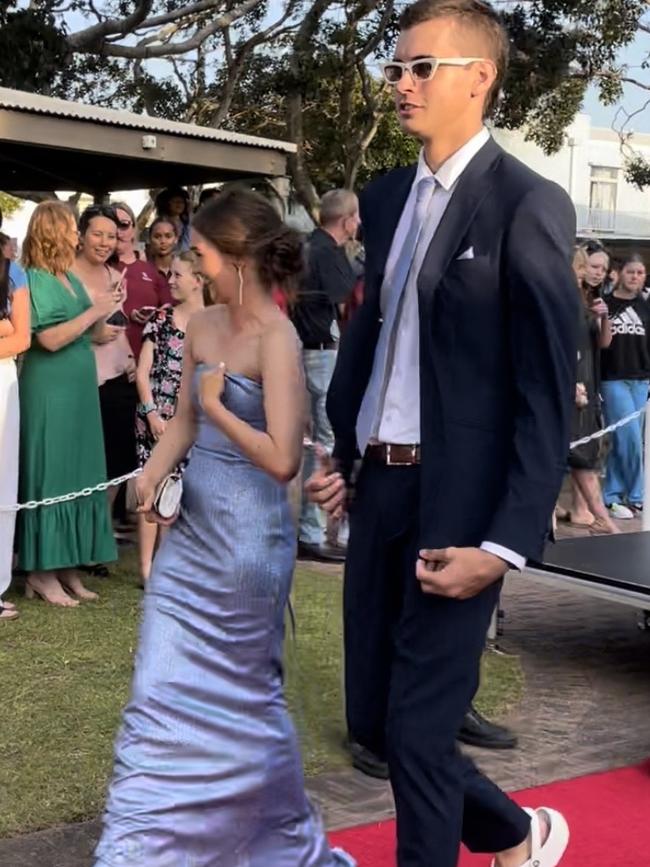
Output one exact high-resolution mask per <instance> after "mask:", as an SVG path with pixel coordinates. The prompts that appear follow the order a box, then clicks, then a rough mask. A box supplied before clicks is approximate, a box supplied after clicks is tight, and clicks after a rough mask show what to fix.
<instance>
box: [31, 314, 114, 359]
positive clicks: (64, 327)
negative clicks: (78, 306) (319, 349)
mask: <svg viewBox="0 0 650 867" xmlns="http://www.w3.org/2000/svg"><path fill="white" fill-rule="evenodd" d="M100 315H101V314H100ZM98 318H99V317H98V315H97V309H96V308H95V307H89V308H88V310H84V312H83V313H80V314H79V316H75V317H74V319H69V320H68V321H67V322H62V323H61V324H60V325H53V326H52V327H51V328H45V329H44V330H43V331H41V332H39V333H38V334H37V335H36V339H37V340H38V342H39V343H40V345H41V346H42V347H43V349H47V351H48V352H58V351H59V349H63V347H64V346H67V345H68V344H69V343H73V342H74V341H75V340H77V338H78V337H81V335H82V334H85V333H86V331H88V329H89V328H90V327H91V326H92V325H94V324H95V322H96V321H97V319H98Z"/></svg>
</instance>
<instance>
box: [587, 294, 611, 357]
mask: <svg viewBox="0 0 650 867" xmlns="http://www.w3.org/2000/svg"><path fill="white" fill-rule="evenodd" d="M591 312H592V313H593V315H594V316H596V317H597V319H598V348H599V349H607V347H608V346H609V345H610V343H611V342H612V326H611V324H610V321H609V308H608V307H607V304H606V302H605V301H603V299H602V298H596V299H595V300H594V301H593V303H592V305H591Z"/></svg>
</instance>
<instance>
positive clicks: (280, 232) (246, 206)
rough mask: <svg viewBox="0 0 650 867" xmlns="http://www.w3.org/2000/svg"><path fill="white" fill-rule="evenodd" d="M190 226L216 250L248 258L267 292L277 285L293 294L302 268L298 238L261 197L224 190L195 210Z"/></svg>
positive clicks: (227, 254)
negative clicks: (253, 264)
mask: <svg viewBox="0 0 650 867" xmlns="http://www.w3.org/2000/svg"><path fill="white" fill-rule="evenodd" d="M192 226H193V227H194V228H195V229H196V231H197V232H198V233H199V234H201V235H203V237H204V238H205V239H206V241H209V242H210V244H212V245H213V246H214V247H216V249H217V250H219V252H220V253H223V254H224V255H226V256H233V257H236V258H241V259H245V258H250V259H252V260H253V262H254V263H255V266H256V268H257V273H258V276H259V278H260V281H261V283H262V285H263V286H264V288H265V289H267V290H268V291H269V292H270V291H271V290H272V289H273V288H274V287H278V288H280V289H282V290H283V291H284V293H285V294H286V295H287V296H289V297H291V296H292V295H293V294H294V292H295V289H296V288H297V284H298V282H299V280H300V276H301V275H302V272H303V268H304V254H303V246H302V239H301V237H300V235H299V234H298V232H295V231H294V230H293V229H290V228H289V227H288V226H286V225H285V224H284V223H283V222H282V220H281V218H280V216H279V214H278V213H277V211H276V210H275V208H274V207H273V205H271V203H270V202H269V201H268V200H267V199H265V198H264V196H262V195H260V194H259V193H254V192H253V191H252V190H247V189H237V188H233V189H229V190H224V191H223V192H221V193H219V194H218V195H217V196H215V197H214V198H213V199H211V200H210V201H208V202H206V203H205V205H203V206H202V208H201V209H200V210H199V211H197V212H196V214H195V215H194V219H193V220H192Z"/></svg>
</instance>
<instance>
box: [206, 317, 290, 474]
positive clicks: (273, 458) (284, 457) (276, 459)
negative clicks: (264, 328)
mask: <svg viewBox="0 0 650 867" xmlns="http://www.w3.org/2000/svg"><path fill="white" fill-rule="evenodd" d="M261 368H262V380H263V383H264V410H265V413H266V423H267V429H266V431H258V430H256V429H255V428H253V427H251V426H250V425H249V424H248V423H247V422H245V421H242V419H240V418H238V417H237V416H236V415H234V414H233V413H232V412H230V410H228V409H226V407H225V406H224V405H223V403H222V401H221V394H222V392H223V383H222V384H221V388H219V377H221V379H223V376H224V373H225V370H224V369H223V368H221V369H220V370H217V371H212V372H210V373H208V374H205V375H204V377H203V380H202V400H203V408H204V409H205V411H206V413H207V414H208V416H209V417H210V418H211V419H212V421H213V422H214V423H215V424H216V425H217V427H219V428H220V429H221V430H222V431H223V432H224V433H225V434H226V436H227V437H228V438H229V439H230V440H232V442H233V443H235V445H237V446H239V448H240V449H241V450H242V452H243V453H244V454H245V455H246V456H247V457H248V458H250V460H251V461H252V462H253V463H254V464H256V465H257V466H258V467H260V469H262V470H265V471H266V472H267V473H268V474H269V475H270V476H272V477H273V478H274V479H277V480H278V481H279V482H289V481H291V479H293V478H294V476H295V475H296V473H297V472H298V470H299V468H300V460H301V456H302V437H303V432H304V423H305V412H304V408H305V399H306V395H305V384H304V378H303V370H302V362H301V358H300V352H299V345H298V340H297V337H296V332H295V330H294V328H293V326H292V325H291V323H290V322H289V321H280V322H278V323H277V325H274V326H273V327H272V328H271V329H270V330H269V331H268V332H267V334H265V335H264V337H263V338H262V345H261ZM203 383H205V386H204V385H203ZM215 385H216V388H215Z"/></svg>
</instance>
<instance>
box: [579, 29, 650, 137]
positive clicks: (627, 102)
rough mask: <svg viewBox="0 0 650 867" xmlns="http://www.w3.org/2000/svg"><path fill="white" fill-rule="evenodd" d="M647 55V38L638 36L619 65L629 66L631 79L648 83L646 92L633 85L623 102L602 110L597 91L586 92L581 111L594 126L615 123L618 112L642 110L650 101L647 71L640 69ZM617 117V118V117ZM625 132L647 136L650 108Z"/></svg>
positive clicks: (649, 49) (649, 36)
mask: <svg viewBox="0 0 650 867" xmlns="http://www.w3.org/2000/svg"><path fill="white" fill-rule="evenodd" d="M649 54H650V34H648V33H640V34H639V35H638V36H637V38H636V40H635V41H634V42H633V43H632V44H631V45H629V46H628V47H627V48H626V49H625V50H624V51H623V52H622V53H621V56H620V62H621V63H624V64H626V65H628V67H629V75H630V77H631V78H638V79H639V80H640V81H643V82H645V83H647V85H648V90H647V91H646V90H642V89H641V88H639V87H635V86H633V85H627V86H626V88H625V93H624V95H623V98H622V99H621V100H620V102H619V103H618V104H617V105H616V106H604V105H602V104H601V103H600V101H599V100H598V94H597V91H596V88H594V87H592V88H590V89H589V92H588V94H587V99H586V100H585V104H584V106H583V111H584V112H585V113H586V114H589V115H590V116H591V118H592V123H593V125H594V126H607V127H609V126H611V125H612V124H613V123H614V121H615V116H616V112H617V110H618V109H619V108H621V107H622V108H623V109H625V111H628V112H632V111H634V110H635V109H638V108H641V107H642V106H643V105H644V103H645V102H646V100H648V99H650V69H640V68H639V67H640V65H641V63H642V62H643V60H644V59H645V58H646V57H647V56H648V55H649ZM619 117H620V116H619ZM627 129H633V130H635V131H636V132H650V106H649V107H648V108H647V109H645V111H643V113H642V114H639V115H637V116H636V117H635V118H634V119H633V120H632V121H631V122H630V125H629V127H627Z"/></svg>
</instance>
